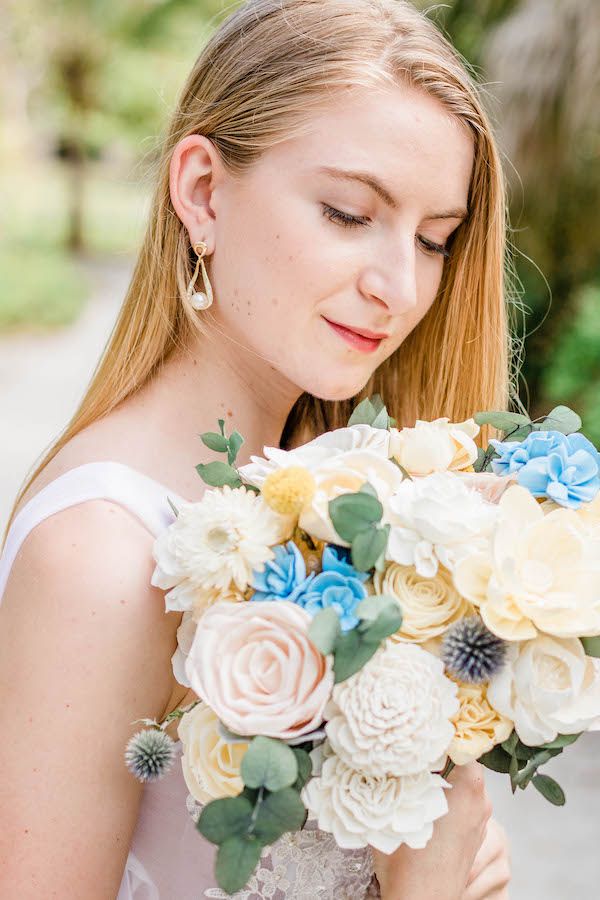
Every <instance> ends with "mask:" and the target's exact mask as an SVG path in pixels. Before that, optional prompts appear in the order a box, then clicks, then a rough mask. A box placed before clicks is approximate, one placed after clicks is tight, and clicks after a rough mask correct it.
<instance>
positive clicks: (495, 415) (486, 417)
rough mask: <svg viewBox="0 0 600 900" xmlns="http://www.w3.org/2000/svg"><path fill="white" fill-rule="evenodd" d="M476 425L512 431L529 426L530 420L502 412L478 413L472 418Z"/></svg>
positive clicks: (517, 414)
mask: <svg viewBox="0 0 600 900" xmlns="http://www.w3.org/2000/svg"><path fill="white" fill-rule="evenodd" d="M473 418H474V419H475V421H476V423H477V424H478V425H491V426H492V428H495V429H497V431H502V432H505V431H512V430H513V429H514V428H517V427H518V426H519V425H529V424H530V423H531V419H530V418H529V416H524V415H522V414H521V413H512V412H504V411H502V410H498V411H492V412H478V413H475V415H474V416H473Z"/></svg>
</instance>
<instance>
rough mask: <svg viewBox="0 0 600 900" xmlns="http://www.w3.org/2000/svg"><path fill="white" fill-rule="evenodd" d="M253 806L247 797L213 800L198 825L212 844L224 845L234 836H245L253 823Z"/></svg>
mask: <svg viewBox="0 0 600 900" xmlns="http://www.w3.org/2000/svg"><path fill="white" fill-rule="evenodd" d="M252 807H253V804H252V803H251V802H250V801H249V800H248V799H247V798H246V797H241V796H238V797H225V798H224V799H222V800H211V802H210V803H208V804H207V805H206V806H205V807H204V809H203V810H202V812H201V813H200V818H199V819H198V822H197V824H196V828H197V829H198V831H199V832H200V834H202V835H204V837H205V838H206V840H207V841H210V842H211V843H212V844H222V843H223V841H226V840H227V839H228V838H230V837H232V836H233V835H240V834H245V833H246V832H247V830H248V828H249V827H250V823H251V821H252Z"/></svg>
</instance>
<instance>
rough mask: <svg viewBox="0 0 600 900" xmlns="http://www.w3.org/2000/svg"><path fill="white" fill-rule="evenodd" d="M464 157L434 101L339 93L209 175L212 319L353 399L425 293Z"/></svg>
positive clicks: (300, 383)
mask: <svg viewBox="0 0 600 900" xmlns="http://www.w3.org/2000/svg"><path fill="white" fill-rule="evenodd" d="M472 166H473V140H472V137H471V135H470V133H469V132H468V130H467V129H466V128H465V127H464V126H462V125H461V124H460V123H458V122H457V120H455V119H453V118H451V117H450V115H449V114H448V113H447V112H446V111H445V110H444V108H443V107H442V106H441V104H440V103H438V101H436V100H434V99H433V98H431V97H429V96H427V95H425V94H423V93H420V92H418V91H416V90H414V89H411V88H406V87H390V88H381V89H378V90H377V89H375V88H374V89H373V90H369V91H368V90H366V89H361V90H357V89H355V90H354V91H349V92H348V93H347V95H345V96H343V97H340V96H339V95H338V96H336V97H335V100H333V101H332V102H331V105H330V107H329V108H327V109H323V111H322V112H320V113H319V114H315V115H314V117H313V118H312V119H311V124H310V131H309V132H308V133H307V134H305V135H303V136H301V137H295V138H293V139H290V140H288V141H286V142H284V143H281V144H279V145H277V146H276V147H274V148H273V149H271V150H269V151H268V152H267V153H265V154H264V155H263V156H262V157H261V159H260V160H259V161H258V162H257V163H256V165H255V166H253V167H252V169H251V170H249V171H247V172H245V173H244V174H243V175H242V176H241V177H240V178H233V177H232V176H228V177H226V178H223V179H222V180H221V181H220V182H219V183H217V184H216V185H215V188H214V190H213V193H212V196H211V201H210V203H211V207H212V211H213V215H214V219H213V227H214V254H213V256H212V258H211V261H210V268H211V279H212V283H213V287H214V291H215V305H214V306H213V309H212V312H213V314H214V315H215V317H216V319H217V322H218V325H219V327H220V329H222V331H224V332H225V334H227V335H229V336H231V337H232V338H233V339H234V340H235V342H237V344H242V345H244V346H246V347H248V348H249V349H250V350H252V351H254V353H256V354H259V355H260V356H262V357H264V358H265V359H266V360H268V361H269V362H270V363H271V365H272V366H273V367H274V369H275V370H277V372H278V373H279V374H280V375H281V376H283V377H284V378H285V379H287V380H288V381H289V382H291V383H292V384H293V385H295V386H296V387H297V388H299V389H300V390H302V391H308V392H309V393H311V394H313V395H315V396H317V397H320V398H322V399H330V400H334V399H338V400H339V399H344V398H347V397H351V396H353V395H355V394H356V393H357V392H358V391H359V390H360V389H361V388H362V387H364V385H365V384H366V382H367V381H368V379H369V378H370V376H371V375H372V373H373V372H374V370H375V369H376V368H377V367H378V366H379V365H380V363H382V362H383V360H385V359H386V358H387V357H388V356H390V355H391V354H392V353H393V352H394V350H396V348H397V347H399V346H400V344H401V343H402V341H403V340H404V338H405V337H406V336H407V335H408V334H409V333H410V332H411V331H412V329H413V328H414V327H415V326H416V325H417V323H418V322H419V321H420V320H421V319H422V318H423V316H424V315H425V313H426V312H427V310H428V309H429V307H430V306H431V304H432V303H433V302H434V300H435V297H436V294H437V291H438V287H439V284H440V279H441V277H442V272H443V268H444V259H445V257H444V254H443V248H444V247H445V245H446V244H447V243H448V239H449V238H450V235H451V234H452V233H453V232H454V231H455V230H456V228H457V227H458V226H459V225H460V223H461V219H462V217H464V216H465V215H466V211H467V197H468V192H469V183H470V179H471V171H472ZM350 173H355V174H354V175H351V174H350ZM356 173H360V177H358V175H356ZM369 182H370V183H369ZM355 329H356V330H359V331H363V332H369V333H370V334H371V335H376V337H374V338H369V337H368V336H367V337H362V338H361V337H360V336H358V335H357V334H356V331H354V330H355ZM231 349H232V352H239V347H237V348H236V344H231Z"/></svg>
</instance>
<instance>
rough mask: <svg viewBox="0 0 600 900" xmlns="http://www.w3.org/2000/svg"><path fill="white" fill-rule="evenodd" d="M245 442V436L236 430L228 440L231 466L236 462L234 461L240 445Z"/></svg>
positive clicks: (228, 457)
mask: <svg viewBox="0 0 600 900" xmlns="http://www.w3.org/2000/svg"><path fill="white" fill-rule="evenodd" d="M243 443H244V438H243V437H242V435H241V434H240V433H239V431H234V432H233V434H232V435H231V436H230V438H229V441H228V455H227V462H228V463H229V465H230V466H232V465H233V464H234V462H235V461H236V458H237V455H238V453H239V450H240V447H241V446H242V444H243Z"/></svg>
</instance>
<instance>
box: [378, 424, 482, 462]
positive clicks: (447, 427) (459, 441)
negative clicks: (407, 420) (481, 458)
mask: <svg viewBox="0 0 600 900" xmlns="http://www.w3.org/2000/svg"><path fill="white" fill-rule="evenodd" d="M478 434H479V425H476V424H475V421H474V419H467V420H466V421H465V422H458V423H454V422H450V420H449V419H447V418H443V419H434V420H433V421H432V422H423V421H421V420H420V419H417V422H416V424H415V426H414V428H402V429H400V430H398V429H396V428H392V429H391V431H390V456H392V457H393V458H394V459H396V460H397V461H398V462H399V463H400V465H401V466H402V467H403V468H404V469H406V471H407V472H408V473H409V474H410V475H413V476H414V475H416V476H419V475H431V474H432V472H446V471H449V470H450V471H456V470H459V469H468V468H469V466H472V465H473V463H474V462H475V460H476V459H477V445H476V444H475V441H474V440H473V438H475V437H477V435H478Z"/></svg>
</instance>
